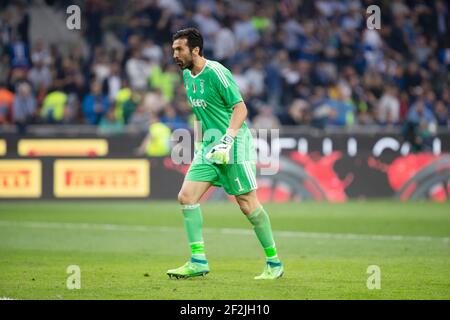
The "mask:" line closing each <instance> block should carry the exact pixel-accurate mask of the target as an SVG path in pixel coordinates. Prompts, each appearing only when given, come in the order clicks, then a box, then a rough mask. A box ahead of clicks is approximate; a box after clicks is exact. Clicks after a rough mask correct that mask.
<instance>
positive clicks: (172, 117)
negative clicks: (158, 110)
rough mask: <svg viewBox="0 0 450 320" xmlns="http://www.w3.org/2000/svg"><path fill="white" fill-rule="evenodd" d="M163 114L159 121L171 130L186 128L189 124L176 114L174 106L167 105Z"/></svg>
mask: <svg viewBox="0 0 450 320" xmlns="http://www.w3.org/2000/svg"><path fill="white" fill-rule="evenodd" d="M163 112H164V113H163V115H162V116H161V119H160V120H161V123H164V124H165V125H166V126H168V127H169V128H170V129H171V130H176V129H188V128H189V126H188V124H187V123H186V121H184V120H183V119H182V118H181V117H180V116H179V115H177V112H176V110H175V108H174V107H173V106H171V105H167V106H166V107H165V108H164V111H163Z"/></svg>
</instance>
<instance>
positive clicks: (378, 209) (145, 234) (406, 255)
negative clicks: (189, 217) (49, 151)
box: [0, 201, 450, 299]
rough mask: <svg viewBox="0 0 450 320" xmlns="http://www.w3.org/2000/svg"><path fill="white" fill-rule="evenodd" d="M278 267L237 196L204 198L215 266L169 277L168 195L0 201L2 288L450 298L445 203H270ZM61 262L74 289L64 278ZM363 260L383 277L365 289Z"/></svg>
mask: <svg viewBox="0 0 450 320" xmlns="http://www.w3.org/2000/svg"><path fill="white" fill-rule="evenodd" d="M265 207H266V209H267V211H268V212H269V214H270V216H271V219H272V226H273V229H274V236H275V240H276V242H277V247H278V251H279V255H280V257H281V258H282V260H283V262H284V264H285V275H284V276H283V277H282V278H281V279H278V280H276V281H264V282H259V281H255V280H253V277H254V276H255V275H257V274H259V273H260V272H261V271H262V268H263V263H264V257H263V252H262V250H261V248H260V246H259V243H258V241H257V239H256V237H255V235H254V234H253V230H252V229H251V226H250V224H249V223H248V221H247V220H246V219H245V217H244V216H243V215H242V214H241V213H240V211H239V210H238V208H237V206H236V205H235V204H233V203H217V202H210V203H204V204H202V209H203V216H204V228H205V230H204V238H205V242H206V250H207V257H208V260H209V264H210V268H211V273H210V274H208V275H207V276H206V277H204V278H203V277H199V278H195V279H186V280H181V279H180V280H174V279H172V280H170V279H169V278H168V276H167V275H166V270H167V269H170V268H173V267H178V266H180V265H181V264H183V263H184V262H185V261H186V260H187V258H188V256H189V249H188V245H187V239H186V235H185V233H184V229H183V220H182V215H181V213H180V209H179V206H178V205H177V204H176V203H175V202H155V201H152V202H148V201H146V202H144V201H142V202H132V201H123V202H120V201H112V202H106V201H105V202H93V201H91V202H76V201H74V202H3V203H0V298H12V299H449V298H450V246H449V245H450V244H449V242H450V204H449V203H441V204H438V203H427V202H415V203H399V202H391V201H371V202H349V203H345V204H331V203H289V204H275V203H273V204H266V205H265ZM69 265H77V266H79V267H80V271H81V278H80V279H81V289H79V290H77V289H73V290H69V289H68V288H67V287H66V281H67V278H68V277H69V276H70V274H68V273H66V269H67V267H68V266H69ZM370 265H377V266H379V267H380V270H381V274H380V279H381V289H373V290H369V289H368V288H367V279H368V277H370V276H371V274H369V273H367V268H368V266H370Z"/></svg>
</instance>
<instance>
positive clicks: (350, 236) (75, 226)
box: [0, 221, 450, 244]
mask: <svg viewBox="0 0 450 320" xmlns="http://www.w3.org/2000/svg"><path fill="white" fill-rule="evenodd" d="M1 227H5V228H8V227H15V228H33V229H66V230H101V231H125V232H154V231H161V232H180V230H181V229H182V228H178V227H152V226H136V225H130V226H127V225H118V224H91V223H59V222H33V221H23V222H16V221H0V228H1ZM203 231H204V232H205V233H211V234H217V233H220V234H234V235H242V236H247V235H248V236H254V231H253V230H251V229H238V228H205V229H204V230H203ZM274 234H275V235H276V236H277V237H284V238H304V239H329V240H377V241H420V242H429V241H440V242H443V243H446V244H448V243H449V242H450V237H432V236H404V235H376V234H355V233H326V232H302V231H274Z"/></svg>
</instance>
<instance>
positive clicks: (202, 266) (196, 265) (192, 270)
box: [167, 259, 209, 279]
mask: <svg viewBox="0 0 450 320" xmlns="http://www.w3.org/2000/svg"><path fill="white" fill-rule="evenodd" d="M208 273H209V266H208V262H206V261H203V260H196V259H191V261H188V262H186V263H185V264H184V265H182V266H181V267H179V268H176V269H170V270H167V275H168V276H169V278H172V277H174V278H176V279H179V278H181V279H185V278H193V277H199V276H204V275H206V274H208Z"/></svg>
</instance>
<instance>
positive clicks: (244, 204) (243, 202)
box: [237, 196, 261, 216]
mask: <svg viewBox="0 0 450 320" xmlns="http://www.w3.org/2000/svg"><path fill="white" fill-rule="evenodd" d="M237 201H238V204H239V208H240V209H241V211H242V213H243V214H245V215H246V216H248V215H249V214H251V213H252V212H254V211H255V210H256V209H258V208H259V207H260V206H261V204H260V203H259V201H258V199H257V198H255V197H252V196H239V197H237Z"/></svg>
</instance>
